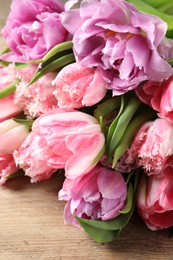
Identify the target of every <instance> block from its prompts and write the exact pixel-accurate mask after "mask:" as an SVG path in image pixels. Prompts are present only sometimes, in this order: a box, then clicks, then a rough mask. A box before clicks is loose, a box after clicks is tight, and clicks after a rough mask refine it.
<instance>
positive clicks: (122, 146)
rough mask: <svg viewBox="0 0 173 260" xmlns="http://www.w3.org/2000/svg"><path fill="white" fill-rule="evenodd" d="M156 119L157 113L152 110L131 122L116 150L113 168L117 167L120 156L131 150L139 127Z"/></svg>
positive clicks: (146, 111)
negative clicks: (130, 147)
mask: <svg viewBox="0 0 173 260" xmlns="http://www.w3.org/2000/svg"><path fill="white" fill-rule="evenodd" d="M154 118H155V113H153V112H152V111H151V110H148V109H147V110H145V112H143V113H140V114H139V115H138V116H136V117H135V118H134V119H133V120H132V121H131V122H130V124H129V125H128V126H127V128H126V130H125V132H124V134H123V136H122V138H121V140H120V142H119V144H118V146H117V147H116V149H115V152H114V157H113V163H112V168H114V167H115V165H116V163H117V161H118V160H119V158H120V156H121V155H123V153H124V152H125V151H126V150H127V149H128V148H129V146H130V144H131V142H132V139H133V137H134V135H135V134H136V131H137V130H138V129H139V127H140V126H141V125H142V124H143V123H144V122H146V121H149V120H151V119H154Z"/></svg>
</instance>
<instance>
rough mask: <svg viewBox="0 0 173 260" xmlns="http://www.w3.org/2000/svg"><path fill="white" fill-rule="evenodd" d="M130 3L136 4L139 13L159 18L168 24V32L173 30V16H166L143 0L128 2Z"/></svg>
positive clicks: (129, 0)
mask: <svg viewBox="0 0 173 260" xmlns="http://www.w3.org/2000/svg"><path fill="white" fill-rule="evenodd" d="M128 2H130V3H132V4H134V5H135V7H136V8H137V9H138V10H139V11H142V12H145V13H148V14H152V15H155V16H159V17H160V18H161V19H162V20H163V21H165V22H166V23H167V24H168V31H170V30H171V31H172V30H173V15H168V14H165V13H163V12H161V11H159V10H157V9H156V8H154V7H152V6H150V5H149V4H147V3H145V2H143V1H141V0H128ZM153 2H157V1H153Z"/></svg>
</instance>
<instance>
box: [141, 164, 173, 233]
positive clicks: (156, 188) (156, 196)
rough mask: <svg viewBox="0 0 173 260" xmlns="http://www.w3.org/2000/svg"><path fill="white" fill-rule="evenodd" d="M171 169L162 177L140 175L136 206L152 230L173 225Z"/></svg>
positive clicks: (172, 181) (172, 180) (172, 179)
mask: <svg viewBox="0 0 173 260" xmlns="http://www.w3.org/2000/svg"><path fill="white" fill-rule="evenodd" d="M172 174H173V172H172V169H166V170H165V172H164V177H162V178H158V177H157V176H155V175H151V176H145V175H142V177H141V179H140V182H139V186H138V194H137V208H138V212H139V214H140V216H141V217H142V218H143V220H144V221H145V223H146V225H147V226H148V227H149V228H150V229H152V230H158V229H163V228H168V227H171V226H173V178H172Z"/></svg>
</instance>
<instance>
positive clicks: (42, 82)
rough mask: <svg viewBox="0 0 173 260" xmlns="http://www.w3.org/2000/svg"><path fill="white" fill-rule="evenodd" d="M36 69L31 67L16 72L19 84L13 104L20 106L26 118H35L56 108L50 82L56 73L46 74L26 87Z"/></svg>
mask: <svg viewBox="0 0 173 260" xmlns="http://www.w3.org/2000/svg"><path fill="white" fill-rule="evenodd" d="M36 69H37V67H36V66H34V65H32V66H29V67H26V68H23V69H20V70H19V71H18V77H19V78H20V79H21V82H20V83H19V84H18V85H17V89H16V92H15V102H16V103H17V104H20V106H22V108H23V111H24V113H25V114H26V115H27V117H28V118H35V117H38V116H40V115H41V114H43V113H45V112H47V111H49V110H51V109H53V108H55V107H57V100H56V98H55V97H54V95H53V94H52V92H53V91H54V90H55V88H54V87H53V86H52V84H51V82H52V80H53V79H54V78H55V76H56V73H48V74H46V75H44V76H43V77H41V78H40V79H39V80H37V81H36V82H35V83H33V84H32V85H30V86H29V87H27V84H28V83H29V82H30V80H31V78H32V77H33V75H34V73H35V71H36Z"/></svg>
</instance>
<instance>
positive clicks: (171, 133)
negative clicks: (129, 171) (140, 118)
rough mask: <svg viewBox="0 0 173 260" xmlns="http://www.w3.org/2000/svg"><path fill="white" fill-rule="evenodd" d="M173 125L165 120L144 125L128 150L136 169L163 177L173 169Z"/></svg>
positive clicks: (157, 120)
mask: <svg viewBox="0 0 173 260" xmlns="http://www.w3.org/2000/svg"><path fill="white" fill-rule="evenodd" d="M172 137H173V124H172V123H170V122H169V121H167V120H165V119H160V118H159V119H156V120H155V121H153V122H147V123H145V124H144V125H143V126H142V127H141V128H140V130H139V131H138V132H137V134H136V136H135V137H134V140H133V142H132V144H131V147H130V148H129V152H130V153H131V155H133V156H132V157H133V158H135V160H136V164H137V165H138V167H142V168H143V169H144V171H145V172H146V173H147V174H148V175H150V174H156V175H164V173H165V170H166V169H167V168H173V138H172Z"/></svg>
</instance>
